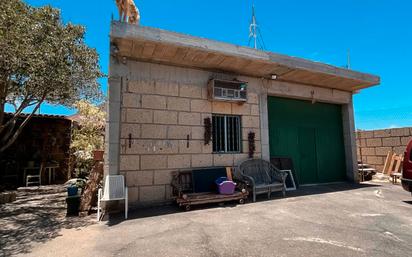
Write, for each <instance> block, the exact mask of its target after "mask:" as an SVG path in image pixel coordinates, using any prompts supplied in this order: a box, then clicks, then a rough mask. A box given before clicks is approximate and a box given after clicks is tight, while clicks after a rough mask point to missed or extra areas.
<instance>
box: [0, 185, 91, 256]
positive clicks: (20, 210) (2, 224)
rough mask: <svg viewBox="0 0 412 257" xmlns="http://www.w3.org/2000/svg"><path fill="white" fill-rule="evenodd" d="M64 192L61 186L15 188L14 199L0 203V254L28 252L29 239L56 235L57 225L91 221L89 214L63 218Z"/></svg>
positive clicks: (35, 240) (41, 240)
mask: <svg viewBox="0 0 412 257" xmlns="http://www.w3.org/2000/svg"><path fill="white" fill-rule="evenodd" d="M65 197H66V192H65V191H64V190H62V187H61V186H54V188H50V187H48V188H46V189H45V190H42V189H40V190H35V189H33V190H27V191H19V192H18V196H17V201H15V202H13V203H9V204H4V205H0V239H1V240H0V256H13V255H17V254H21V253H29V252H30V250H31V248H32V245H33V243H44V242H46V241H48V240H51V239H53V238H55V237H58V236H59V231H60V230H61V229H64V228H66V229H76V228H81V227H85V226H88V225H91V224H93V223H94V222H93V221H92V219H91V218H90V217H86V218H80V217H67V218H66V216H65V215H66V205H65V204H66V203H65Z"/></svg>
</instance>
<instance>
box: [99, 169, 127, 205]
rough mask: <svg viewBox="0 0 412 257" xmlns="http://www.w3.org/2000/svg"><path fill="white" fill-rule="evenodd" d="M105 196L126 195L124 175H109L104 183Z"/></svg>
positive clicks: (107, 197)
mask: <svg viewBox="0 0 412 257" xmlns="http://www.w3.org/2000/svg"><path fill="white" fill-rule="evenodd" d="M103 195H104V198H106V199H108V200H110V199H122V198H124V197H125V184H124V176H122V175H107V176H106V180H105V183H104V194H103Z"/></svg>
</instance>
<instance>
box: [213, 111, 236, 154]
mask: <svg viewBox="0 0 412 257" xmlns="http://www.w3.org/2000/svg"><path fill="white" fill-rule="evenodd" d="M212 138H213V152H215V153H239V152H240V151H241V132H240V116H234V115H217V114H216V115H215V114H214V115H213V116H212Z"/></svg>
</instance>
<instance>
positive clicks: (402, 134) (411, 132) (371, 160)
mask: <svg viewBox="0 0 412 257" xmlns="http://www.w3.org/2000/svg"><path fill="white" fill-rule="evenodd" d="M411 139H412V128H396V129H382V130H371V131H357V132H356V144H357V154H358V160H361V159H362V161H363V162H364V163H367V164H370V165H371V166H373V167H374V168H375V169H376V170H378V171H382V169H383V165H384V163H385V158H386V155H387V154H388V151H391V150H392V151H394V152H395V153H397V154H402V153H404V152H405V149H406V146H407V144H408V143H409V141H410V140H411ZM361 153H362V156H361Z"/></svg>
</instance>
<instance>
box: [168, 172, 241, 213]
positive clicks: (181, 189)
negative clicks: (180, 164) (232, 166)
mask: <svg viewBox="0 0 412 257" xmlns="http://www.w3.org/2000/svg"><path fill="white" fill-rule="evenodd" d="M219 170H220V172H221V174H222V175H225V176H227V175H231V174H227V173H226V168H225V167H212V168H204V169H197V170H186V171H177V172H175V173H174V174H173V179H172V184H171V185H172V188H173V196H174V197H175V199H176V203H177V204H178V205H179V206H180V207H183V208H184V209H185V210H186V211H189V210H190V209H191V206H193V205H200V204H208V203H223V202H229V201H238V202H239V203H240V204H243V203H244V202H245V200H246V199H247V197H248V192H247V190H246V188H245V186H244V184H243V183H241V182H238V183H237V188H236V191H235V192H234V194H232V195H222V194H219V193H218V192H217V189H216V187H214V186H215V185H214V180H215V179H217V177H216V176H219V174H220V173H219ZM201 171H204V172H205V173H204V174H203V176H207V175H208V173H210V177H207V178H206V179H205V177H203V178H202V181H200V179H201V178H199V177H198V178H197V176H196V174H194V172H195V173H196V172H201ZM212 171H213V172H212ZM226 174H227V175H226ZM227 177H230V176H227ZM205 181H207V183H206V187H205V183H204V182H205ZM212 181H213V185H212V184H211V182H212ZM196 183H198V184H196ZM199 183H203V185H199ZM209 184H210V187H209ZM209 188H210V189H209Z"/></svg>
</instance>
